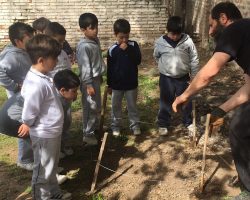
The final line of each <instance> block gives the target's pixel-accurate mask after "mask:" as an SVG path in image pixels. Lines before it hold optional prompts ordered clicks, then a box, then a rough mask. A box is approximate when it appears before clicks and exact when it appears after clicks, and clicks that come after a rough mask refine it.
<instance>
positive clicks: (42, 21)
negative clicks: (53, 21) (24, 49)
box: [32, 17, 50, 32]
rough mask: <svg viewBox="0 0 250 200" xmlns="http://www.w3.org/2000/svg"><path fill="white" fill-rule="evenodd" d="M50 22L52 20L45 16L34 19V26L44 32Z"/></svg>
mask: <svg viewBox="0 0 250 200" xmlns="http://www.w3.org/2000/svg"><path fill="white" fill-rule="evenodd" d="M49 23H50V20H49V19H47V18H45V17H40V18H38V19H36V20H35V21H33V23H32V27H33V28H34V29H35V30H37V31H41V32H43V31H44V30H45V28H46V27H47V25H48V24H49Z"/></svg>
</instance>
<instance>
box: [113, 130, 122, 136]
mask: <svg viewBox="0 0 250 200" xmlns="http://www.w3.org/2000/svg"><path fill="white" fill-rule="evenodd" d="M120 134H121V133H120V130H114V131H112V135H113V136H115V137H118V136H119V135H120Z"/></svg>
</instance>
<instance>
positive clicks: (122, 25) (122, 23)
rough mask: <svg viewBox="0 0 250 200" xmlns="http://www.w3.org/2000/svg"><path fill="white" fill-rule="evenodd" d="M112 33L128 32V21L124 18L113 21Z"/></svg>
mask: <svg viewBox="0 0 250 200" xmlns="http://www.w3.org/2000/svg"><path fill="white" fill-rule="evenodd" d="M113 28H114V33H115V34H118V33H125V34H127V33H130V24H129V22H128V20H126V19H118V20H116V21H115V23H114V26H113Z"/></svg>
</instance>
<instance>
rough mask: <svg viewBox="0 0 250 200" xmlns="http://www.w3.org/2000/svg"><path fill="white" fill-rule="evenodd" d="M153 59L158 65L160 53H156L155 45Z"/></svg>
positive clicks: (156, 46)
mask: <svg viewBox="0 0 250 200" xmlns="http://www.w3.org/2000/svg"><path fill="white" fill-rule="evenodd" d="M153 57H154V58H155V61H156V62H157V63H158V62H159V59H160V52H159V51H158V45H157V44H156V43H155V46H154V53H153Z"/></svg>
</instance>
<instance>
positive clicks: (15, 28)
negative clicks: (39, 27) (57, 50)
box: [9, 22, 35, 46]
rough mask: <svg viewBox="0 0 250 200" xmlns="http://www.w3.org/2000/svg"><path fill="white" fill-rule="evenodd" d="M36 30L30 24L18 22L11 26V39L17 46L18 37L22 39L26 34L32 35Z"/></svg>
mask: <svg viewBox="0 0 250 200" xmlns="http://www.w3.org/2000/svg"><path fill="white" fill-rule="evenodd" d="M34 31H35V30H34V29H33V28H32V27H31V26H30V25H28V24H25V23H23V22H16V23H14V24H12V25H11V26H10V27H9V38H10V41H11V43H12V44H13V45H14V46H16V42H15V40H16V39H17V40H21V41H22V40H23V38H24V37H25V35H28V36H30V37H32V36H33V34H34Z"/></svg>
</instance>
